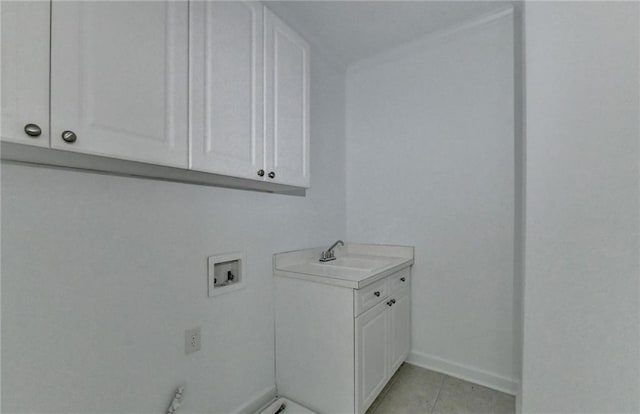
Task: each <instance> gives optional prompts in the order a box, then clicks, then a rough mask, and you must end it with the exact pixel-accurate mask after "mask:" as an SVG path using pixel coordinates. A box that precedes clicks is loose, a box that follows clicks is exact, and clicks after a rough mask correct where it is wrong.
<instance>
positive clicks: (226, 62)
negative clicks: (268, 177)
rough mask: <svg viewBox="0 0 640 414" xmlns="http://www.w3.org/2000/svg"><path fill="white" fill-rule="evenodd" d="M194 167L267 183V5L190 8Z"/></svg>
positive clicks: (210, 4) (204, 3)
mask: <svg viewBox="0 0 640 414" xmlns="http://www.w3.org/2000/svg"><path fill="white" fill-rule="evenodd" d="M189 14H190V25H189V30H190V43H189V48H190V56H189V59H190V67H189V70H190V93H191V96H190V132H189V135H190V139H191V148H190V154H191V158H190V161H191V163H190V168H191V169H194V170H199V171H205V172H213V173H218V174H224V175H232V176H236V177H243V178H252V179H259V180H262V179H263V178H262V177H263V176H264V172H262V173H260V174H259V170H262V169H263V162H264V160H263V131H262V125H263V124H262V96H263V87H262V86H263V83H262V72H263V60H262V54H263V50H262V49H263V25H262V5H261V4H260V3H258V2H244V1H222V2H219V1H195V2H191V5H190V12H189Z"/></svg>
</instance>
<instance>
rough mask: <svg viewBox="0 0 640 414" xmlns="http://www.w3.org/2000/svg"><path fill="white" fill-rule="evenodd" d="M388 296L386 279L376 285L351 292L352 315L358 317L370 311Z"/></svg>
mask: <svg viewBox="0 0 640 414" xmlns="http://www.w3.org/2000/svg"><path fill="white" fill-rule="evenodd" d="M388 295H389V293H388V287H387V278H384V279H382V280H379V281H377V282H376V283H374V284H372V285H369V286H367V287H364V288H362V289H357V290H354V291H353V299H354V301H353V302H354V309H353V315H354V316H358V315H360V314H361V313H363V312H366V311H367V310H369V309H371V308H372V307H374V306H375V305H376V303H378V302H380V301H381V300H382V299H384V298H386V297H387V296H388Z"/></svg>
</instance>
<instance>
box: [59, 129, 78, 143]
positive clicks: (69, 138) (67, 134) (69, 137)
mask: <svg viewBox="0 0 640 414" xmlns="http://www.w3.org/2000/svg"><path fill="white" fill-rule="evenodd" d="M77 139H78V137H77V136H76V134H75V133H74V132H73V131H64V132H63V133H62V140H63V141H64V142H68V143H69V144H72V143H74V142H76V140H77Z"/></svg>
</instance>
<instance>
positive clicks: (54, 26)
mask: <svg viewBox="0 0 640 414" xmlns="http://www.w3.org/2000/svg"><path fill="white" fill-rule="evenodd" d="M187 11H188V4H187V3H186V2H169V1H166V2H162V1H149V2H118V1H97V2H75V1H74V2H64V1H54V3H53V7H52V20H51V22H52V23H51V36H52V40H51V48H52V50H51V120H52V122H51V130H52V139H51V144H52V147H54V148H58V149H64V150H69V151H79V152H84V153H91V154H97V155H104V156H112V157H116V158H124V159H131V160H135V161H143V162H150V163H155V164H164V165H172V166H179V167H185V168H186V167H187V142H188V139H187V138H188V137H187V109H188V106H187V93H188V91H187V76H188V74H187V53H188V14H187ZM65 130H71V131H73V132H74V133H75V134H76V136H77V140H76V141H75V142H74V143H67V142H65V141H64V140H63V139H62V138H61V134H62V132H63V131H65Z"/></svg>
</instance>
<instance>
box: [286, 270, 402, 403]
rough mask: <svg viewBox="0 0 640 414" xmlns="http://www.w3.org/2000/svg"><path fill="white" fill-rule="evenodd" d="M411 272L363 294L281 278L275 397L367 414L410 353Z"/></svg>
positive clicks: (384, 280)
mask: <svg viewBox="0 0 640 414" xmlns="http://www.w3.org/2000/svg"><path fill="white" fill-rule="evenodd" d="M410 269H411V268H410V266H409V265H407V266H406V267H404V268H401V269H399V270H397V271H395V272H393V273H391V274H389V275H386V276H384V277H382V278H379V279H378V280H376V281H375V282H373V283H365V284H366V286H364V287H362V288H360V289H353V288H349V287H345V286H337V285H333V284H332V283H333V282H334V281H335V279H332V278H328V279H331V280H328V282H327V283H318V282H317V279H316V281H311V280H305V279H304V275H302V276H303V277H301V278H297V277H292V274H289V275H287V276H284V273H279V272H277V271H276V278H275V290H276V298H275V300H276V384H277V387H278V394H280V395H284V396H287V397H289V398H291V399H293V400H295V401H298V402H300V403H301V404H303V405H305V406H307V407H309V408H310V409H312V410H314V411H316V412H318V413H355V414H362V413H364V412H365V411H366V410H367V409H368V408H369V406H370V405H371V403H373V401H374V400H375V399H376V397H377V396H378V394H379V393H380V391H382V389H383V388H384V386H385V385H386V384H387V382H388V381H389V379H390V378H391V376H392V375H393V374H394V373H395V371H396V370H397V369H398V368H399V367H400V365H401V364H402V362H403V361H404V360H405V359H406V357H407V355H408V353H409V346H410V343H411V330H410V323H411V299H410V297H411V288H410V276H411V270H410ZM378 277H379V275H378V276H376V275H374V276H372V278H374V279H376V278H378Z"/></svg>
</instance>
